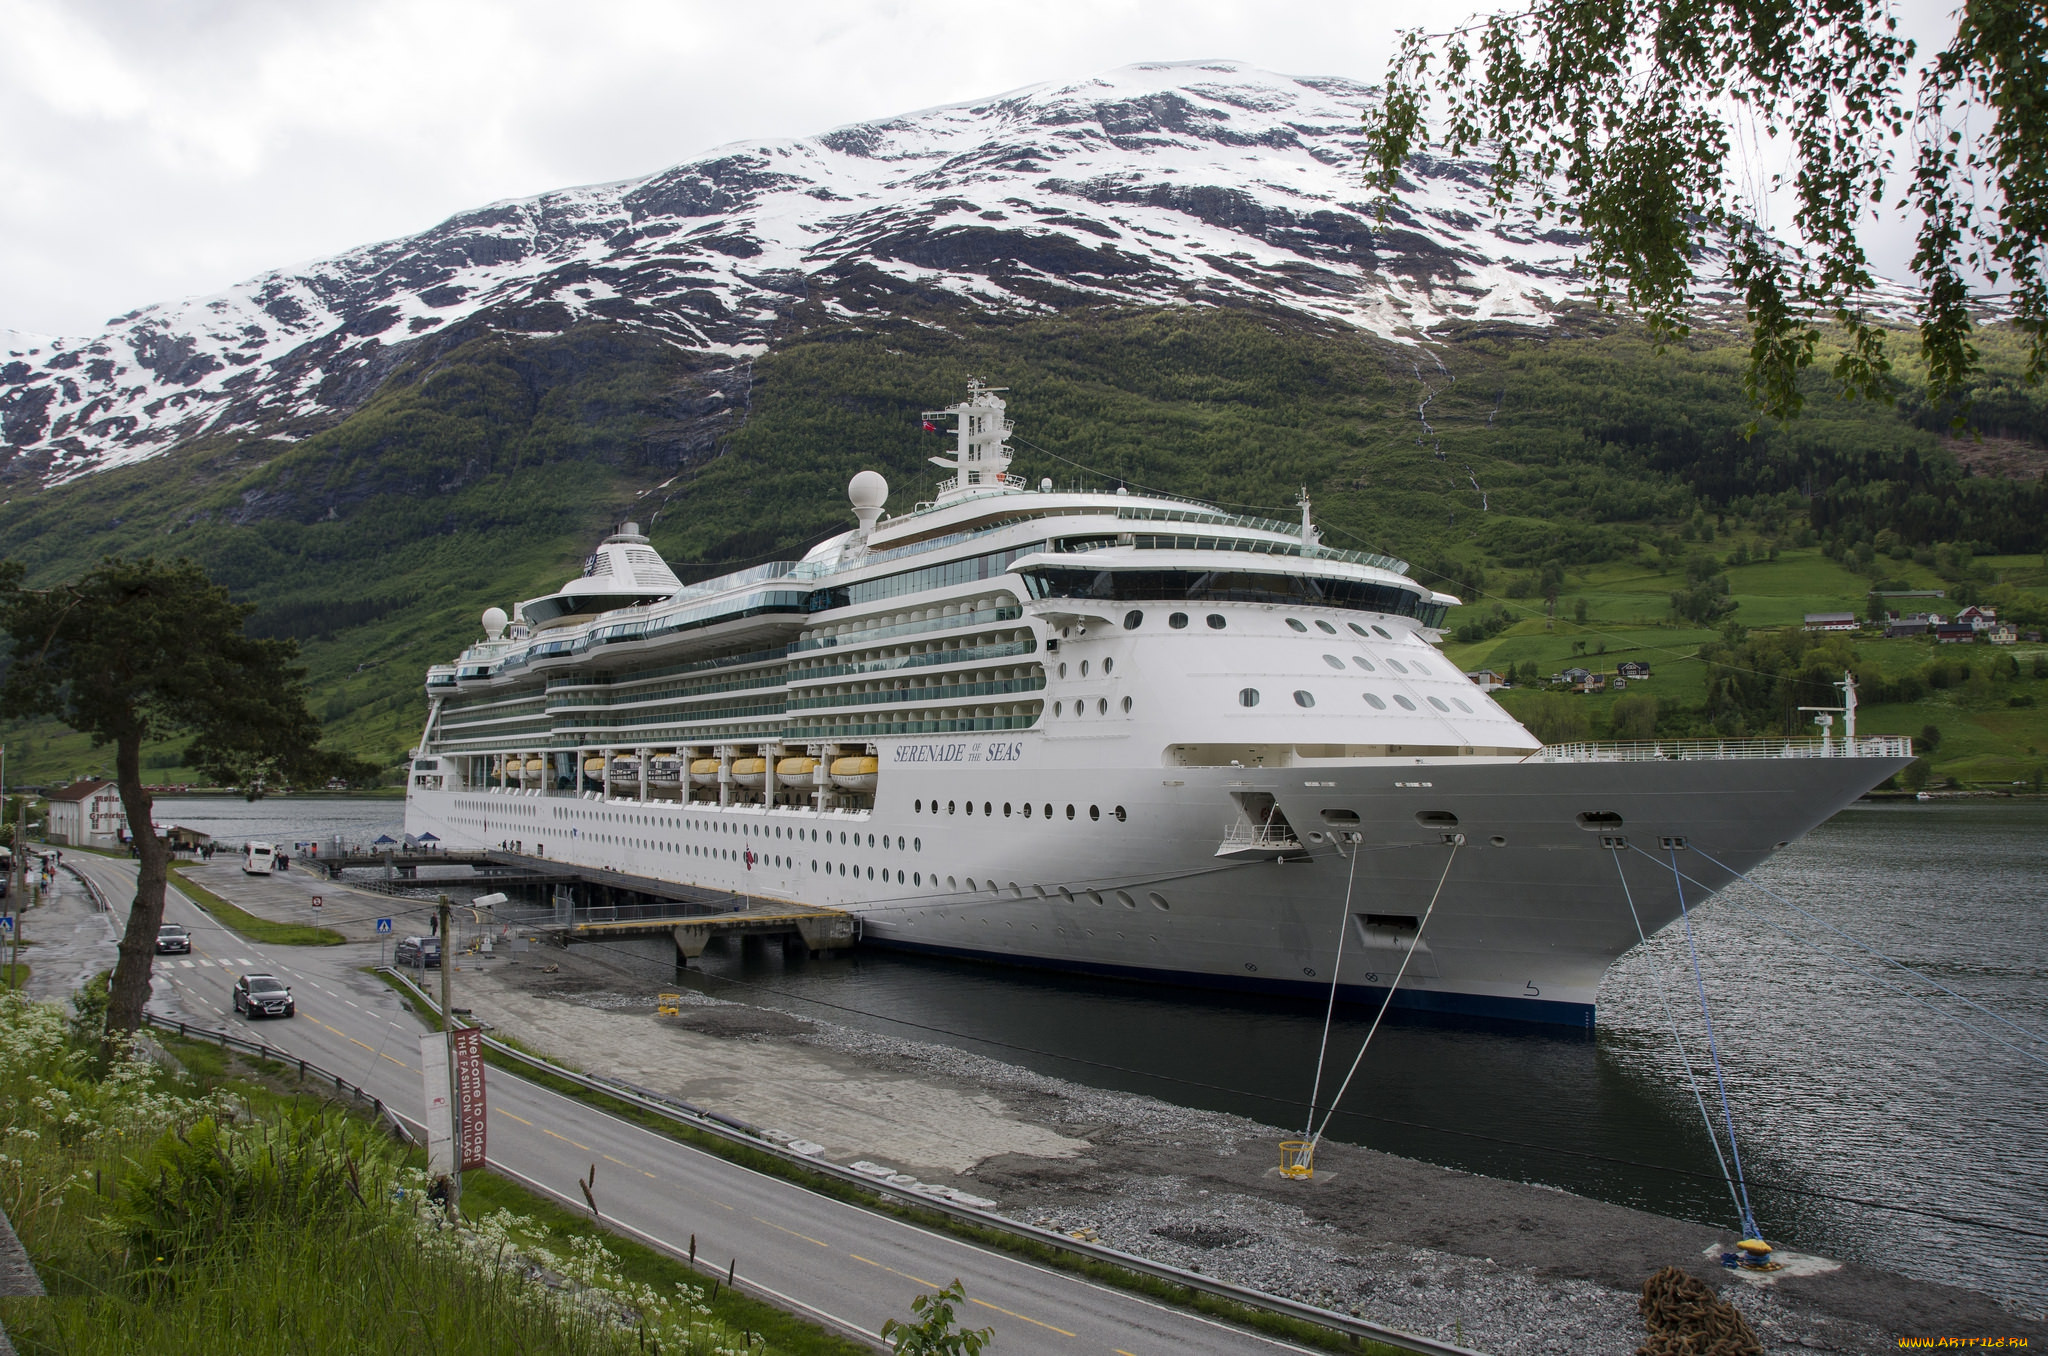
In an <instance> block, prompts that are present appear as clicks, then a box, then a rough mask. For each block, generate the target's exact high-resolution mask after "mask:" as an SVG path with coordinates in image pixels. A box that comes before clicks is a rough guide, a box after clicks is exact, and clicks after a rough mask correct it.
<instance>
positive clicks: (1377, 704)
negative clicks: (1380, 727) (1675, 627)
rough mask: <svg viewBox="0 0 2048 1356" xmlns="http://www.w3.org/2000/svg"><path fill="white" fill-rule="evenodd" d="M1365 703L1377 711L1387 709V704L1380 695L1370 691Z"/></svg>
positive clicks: (1366, 695)
mask: <svg viewBox="0 0 2048 1356" xmlns="http://www.w3.org/2000/svg"><path fill="white" fill-rule="evenodd" d="M1365 704H1366V705H1367V706H1370V707H1371V708H1372V709H1373V710H1375V711H1384V710H1386V709H1387V704H1386V703H1385V702H1383V701H1381V700H1380V699H1379V698H1378V697H1376V696H1374V695H1373V694H1372V693H1370V692H1368V693H1366V694H1365Z"/></svg>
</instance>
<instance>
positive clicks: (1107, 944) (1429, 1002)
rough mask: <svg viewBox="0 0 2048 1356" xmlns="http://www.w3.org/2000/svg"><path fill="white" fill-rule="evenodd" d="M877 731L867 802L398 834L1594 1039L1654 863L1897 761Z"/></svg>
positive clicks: (413, 817)
mask: <svg viewBox="0 0 2048 1356" xmlns="http://www.w3.org/2000/svg"><path fill="white" fill-rule="evenodd" d="M878 745H879V753H880V757H881V761H882V765H883V767H884V769H885V774H884V776H883V777H882V779H881V781H882V790H881V793H880V794H879V795H878V796H877V798H876V802H875V805H874V806H873V808H872V809H869V810H861V811H854V812H837V811H826V812H823V813H820V812H818V811H816V810H813V809H809V808H786V807H777V808H772V809H766V808H762V807H760V806H757V805H756V806H726V807H720V806H717V805H707V804H679V803H676V802H673V801H661V800H650V801H646V802H642V801H639V800H637V799H619V798H614V799H611V800H605V799H603V798H602V797H600V796H598V795H596V794H595V793H585V794H583V795H576V794H571V793H559V794H551V793H544V792H536V791H522V790H503V791H501V790H496V789H483V790H477V791H469V792H436V791H419V790H415V791H414V792H413V794H412V796H411V798H410V800H409V802H408V807H407V829H408V831H409V832H411V833H413V834H416V835H417V834H423V833H426V832H429V831H431V832H433V833H434V834H436V835H437V836H439V837H440V838H441V839H442V840H443V841H444V842H445V843H446V844H448V845H449V846H450V847H459V846H474V847H497V846H499V845H500V844H517V845H519V846H520V847H521V848H522V849H523V850H524V851H527V852H532V853H538V854H543V855H545V856H546V857H548V858H549V859H551V860H557V861H562V862H565V863H569V864H574V865H578V866H585V867H591V868H601V869H606V870H611V871H618V872H623V873H626V874H629V875H638V876H644V877H647V878H650V879H655V880H661V881H665V882H672V883H675V884H681V885H687V886H692V887H696V888H699V889H702V890H705V891H709V892H735V893H738V894H740V895H743V896H749V897H765V898H771V899H788V900H792V901H799V902H802V903H806V904H815V905H824V906H828V907H833V908H840V909H844V910H847V911H849V912H851V913H853V914H855V915H857V916H858V917H859V918H860V919H861V920H862V936H863V940H864V942H866V943H868V944H881V945H887V946H892V947H900V948H905V949H911V950H918V951H925V952H932V953H938V954H944V955H950V956H960V957H970V958H974V959H978V960H986V961H995V962H1001V963H1005V964H1015V965H1027V966H1039V967H1047V968H1052V969H1058V970H1066V971H1073V972H1079V973H1088V974H1098V975H1112V976H1123V977H1128V978H1134V979H1144V980H1152V981H1161V982H1168V983H1179V984H1190V985H1200V986H1205V987H1213V988H1227V989H1235V990H1240V991H1249V992H1258V993H1270V994H1298V995H1303V996H1315V997H1323V996H1327V994H1328V992H1329V986H1330V984H1331V981H1332V977H1333V976H1334V977H1335V980H1336V982H1337V985H1338V990H1339V995H1340V996H1341V997H1343V998H1345V999H1347V1000H1350V1001H1356V1002H1374V1003H1376V1002H1378V1001H1379V1000H1380V998H1381V997H1382V996H1383V995H1384V994H1385V992H1386V989H1387V987H1388V985H1390V984H1391V983H1392V982H1393V979H1394V976H1395V974H1396V973H1397V972H1399V971H1400V970H1401V967H1402V964H1403V960H1404V958H1407V970H1406V973H1405V974H1404V975H1403V976H1402V979H1401V983H1400V987H1399V990H1398V991H1397V992H1396V994H1395V1000H1394V1006H1396V1007H1399V1008H1404V1009H1410V1010H1415V1011H1420V1012H1432V1013H1445V1014H1463V1015H1470V1016H1479V1017H1492V1018H1509V1019H1519V1020H1528V1021H1536V1022H1545V1023H1554V1024H1563V1025H1569V1026H1575V1027H1586V1028H1590V1027H1591V1025H1592V1023H1593V1020H1594V1005H1595V1002H1596V999H1597V995H1598V991H1599V986H1600V980H1601V977H1602V975H1603V974H1605V972H1606V970H1607V968H1608V966H1609V965H1611V964H1612V963H1613V961H1614V960H1615V958H1616V957H1618V956H1620V955H1621V954H1622V953H1623V952H1624V951H1626V950H1628V948H1629V947H1631V946H1633V945H1635V944H1636V942H1637V941H1638V938H1639V935H1649V934H1652V933H1655V932H1656V931H1657V930H1658V929H1660V928H1662V927H1664V926H1665V925H1667V924H1669V923H1670V922H1672V921H1673V920H1674V919H1676V918H1677V917H1678V916H1679V911H1680V890H1681V888H1682V889H1683V890H1684V891H1685V892H1686V894H1685V903H1686V905H1687V906H1688V907H1696V906H1697V905H1698V904H1699V903H1701V902H1702V901H1703V900H1704V898H1705V896H1706V891H1705V890H1703V889H1700V888H1698V887H1697V886H1695V885H1694V884H1692V883H1691V882H1690V881H1681V880H1679V879H1677V878H1676V877H1674V874H1673V869H1672V866H1673V862H1674V860H1675V862H1676V865H1677V868H1678V871H1679V872H1680V873H1681V874H1682V875H1683V876H1685V877H1690V878H1693V879H1694V880H1697V881H1701V882H1706V883H1708V884H1711V885H1715V886H1719V885H1721V884H1723V883H1725V882H1726V881H1727V879H1728V876H1727V874H1726V873H1725V872H1724V871H1722V870H1721V869H1720V868H1719V867H1717V866H1715V865H1713V864H1711V863H1709V862H1708V861H1706V860H1705V857H1704V856H1703V855H1702V853H1704V854H1707V855H1711V856H1712V857H1713V858H1715V859H1716V860H1717V861H1719V862H1721V863H1725V864H1726V865H1727V866H1730V867H1733V868H1735V869H1737V870H1743V871H1747V870H1749V869H1750V868H1752V867H1754V866H1755V865H1756V864H1757V863H1759V862H1761V861H1763V860H1764V859H1765V858H1767V857H1769V856H1770V855H1771V853H1772V852H1773V851H1775V850H1776V849H1777V848H1778V847H1779V846H1782V845H1783V844H1785V843H1787V842H1789V841H1792V840H1795V839H1797V838H1799V837H1801V836H1802V835H1804V834H1805V833H1807V832H1808V831H1809V830H1811V829H1812V828H1813V827H1814V826H1815V825H1817V824H1819V823H1820V822H1822V821H1823V820H1825V819H1827V818H1828V817H1829V816H1830V815H1832V814H1833V813H1835V811H1837V810H1838V809H1840V808H1841V807H1842V806H1843V805H1845V804H1847V803H1849V802H1850V801H1852V800H1854V799H1855V798H1856V797H1857V796H1859V795H1860V794H1862V793H1863V792H1864V791H1865V790H1867V789H1869V787H1871V786H1872V785H1874V784H1876V783H1877V782H1879V781H1881V780H1883V778H1885V777H1886V776H1889V775H1890V774H1891V773H1892V772H1894V771H1895V770H1897V768H1898V767H1900V766H1901V765H1902V763H1903V760H1902V759H1900V758H1897V757H1885V756H1875V755H1874V754H1873V755H1872V756H1857V757H1844V756H1833V757H1752V758H1739V757H1729V758H1705V757H1703V758H1686V759H1645V760H1642V761H1629V762H1610V761H1583V762H1579V761H1555V762H1549V761H1536V760H1494V759H1461V760H1450V761H1443V762H1433V763H1412V762H1411V763H1407V764H1402V763H1398V762H1395V761H1392V760H1386V761H1374V762H1369V763H1361V764H1351V765H1344V766H1312V767H1304V766H1294V767H1286V768H1275V769H1245V768H1231V767H1223V768H1216V767H1200V768H1183V767H1171V768H1163V769H1147V770H1143V771H1140V770H1135V769H1132V768H1130V767H1128V766H1125V767H1114V766H1089V765H1088V764H1087V760H1086V759H1085V757H1076V756H1075V754H1076V753H1077V752H1079V751H1078V750H1076V749H1075V748H1074V746H1073V745H1071V744H1068V745H1066V746H1065V747H1059V744H1058V741H1053V740H1045V739H1041V738H1034V737H1033V736H1031V735H1028V734H1027V735H1025V736H1024V737H1023V738H1021V739H1019V738H1015V737H1002V738H993V739H990V738H981V739H951V740H933V739H904V740H887V739H884V740H880V741H878ZM934 755H937V757H938V758H940V759H948V760H949V761H934ZM994 755H1003V756H1004V758H1003V761H1002V762H1000V763H997V762H994V761H993V756H994ZM1034 764H1037V766H1034ZM1246 793H1253V794H1257V793H1265V794H1270V795H1271V796H1272V797H1273V798H1274V800H1275V802H1276V803H1277V805H1278V806H1279V807H1280V809H1281V810H1282V811H1283V812H1284V815H1285V819H1286V821H1287V822H1288V823H1290V824H1292V825H1294V826H1297V829H1298V830H1299V839H1298V840H1297V841H1298V843H1299V849H1298V851H1297V850H1296V849H1294V848H1291V847H1289V848H1284V849H1282V848H1271V847H1269V848H1265V849H1262V848H1261V847H1259V846H1258V845H1256V844H1254V845H1251V846H1250V847H1249V848H1244V849H1241V850H1240V851H1239V852H1238V854H1237V855H1223V856H1219V855H1218V853H1219V849H1223V850H1225V851H1228V849H1229V845H1228V844H1226V842H1225V838H1226V831H1227V829H1228V828H1229V826H1230V824H1231V822H1232V821H1233V820H1234V819H1235V818H1236V817H1237V810H1236V807H1237V804H1238V801H1237V800H1236V797H1238V796H1241V795H1243V794H1246ZM997 797H1001V799H997ZM970 801H971V802H972V804H973V807H974V811H973V813H972V814H971V815H970V814H968V813H966V812H965V811H966V806H967V805H968V804H969V803H970ZM1026 801H1029V802H1030V803H1031V805H1032V807H1033V811H1032V814H1031V817H1030V818H1028V819H1027V818H1025V817H1024V815H1023V811H1022V807H1023V805H1024V803H1025V802H1026ZM1069 805H1072V806H1073V807H1074V810H1073V818H1071V819H1069V818H1068V817H1067V807H1068V806H1069ZM1047 806H1051V807H1052V818H1051V819H1050V820H1048V819H1047V818H1046V815H1045V807H1047ZM913 807H917V808H913ZM984 807H986V808H984ZM1006 807H1007V808H1008V809H1009V813H1008V815H1007V816H1006V815H1005V813H1004V811H1005V808H1006ZM1118 807H1121V808H1122V811H1123V817H1122V818H1121V819H1119V818H1118V817H1117V814H1116V811H1117V809H1118ZM934 811H936V813H934ZM991 811H992V813H991ZM1091 812H1092V813H1091ZM1353 814H1355V815H1356V816H1357V820H1356V822H1355V823H1353V822H1351V821H1350V820H1349V818H1348V816H1349V815H1353ZM1582 815H1585V816H1590V817H1593V819H1592V823H1591V824H1590V826H1588V825H1586V824H1582V822H1581V816H1582ZM1607 816H1615V817H1617V818H1618V821H1619V822H1618V823H1617V822H1616V821H1615V820H1613V819H1608V818H1607ZM1447 817H1455V821H1456V822H1455V826H1454V827H1453V826H1451V825H1450V824H1449V821H1448V819H1447ZM1332 820H1336V821H1339V823H1338V824H1337V825H1334V826H1333V825H1332V824H1331V821H1332ZM1310 825H1315V826H1319V827H1318V828H1315V829H1311V828H1308V827H1307V826H1310ZM1340 833H1342V834H1347V835H1348V834H1355V835H1357V841H1356V842H1342V841H1339V839H1338V837H1337V835H1338V834H1340ZM813 835H816V836H815V837H813ZM1447 835H1457V836H1462V838H1463V842H1462V844H1458V845H1456V846H1455V847H1454V846H1453V845H1452V844H1451V843H1448V842H1447V841H1446V837H1447ZM842 838H843V839H844V841H841V840H842ZM870 838H872V840H873V842H874V844H875V846H872V847H870V846H868V842H869V840H870ZM1318 839H1319V840H1320V841H1317V840H1318ZM828 840H829V841H828ZM1666 840H1681V841H1682V842H1683V846H1677V845H1676V844H1673V845H1672V846H1669V847H1667V846H1666ZM856 842H857V843H858V844H859V846H855V843H856ZM884 843H886V844H888V846H882V845H883V844H884ZM898 843H901V844H902V845H901V846H897V844H898ZM1624 879H1625V881H1626V890H1624ZM1432 898H1434V901H1435V903H1434V908H1433V909H1432V908H1431V901H1432ZM1347 900H1348V903H1347ZM1631 903H1632V904H1633V913H1632V912H1631V907H1630V906H1631ZM1425 917H1426V919H1427V921H1426V922H1424V921H1423V920H1424V919H1425ZM1409 920H1412V922H1411V921H1409ZM1418 926H1419V928H1420V940H1419V941H1415V936H1416V931H1415V930H1416V928H1417V927H1418ZM1639 927H1640V934H1639V932H1638V928H1639ZM1340 932H1341V933H1342V934H1343V938H1342V945H1343V950H1344V954H1343V957H1342V959H1341V962H1340V960H1339V957H1338V954H1337V953H1338V947H1339V934H1340ZM1411 943H1413V945H1412V953H1413V954H1412V956H1410V951H1411Z"/></svg>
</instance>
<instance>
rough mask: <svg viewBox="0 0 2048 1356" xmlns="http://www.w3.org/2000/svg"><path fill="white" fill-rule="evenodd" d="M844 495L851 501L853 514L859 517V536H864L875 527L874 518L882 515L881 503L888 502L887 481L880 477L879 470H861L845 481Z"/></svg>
mask: <svg viewBox="0 0 2048 1356" xmlns="http://www.w3.org/2000/svg"><path fill="white" fill-rule="evenodd" d="M846 497H847V498H848V499H850V500H852V501H853V516H854V517H856V518H858V519H860V532H861V536H863V537H865V536H867V534H868V533H869V532H872V531H873V530H874V527H875V519H877V518H879V517H881V516H882V505H884V504H886V503H888V502H889V482H888V481H886V480H884V479H882V473H881V472H880V471H862V472H861V473H860V474H859V475H856V476H855V477H854V478H853V479H852V480H849V481H848V482H846Z"/></svg>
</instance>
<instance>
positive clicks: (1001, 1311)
mask: <svg viewBox="0 0 2048 1356" xmlns="http://www.w3.org/2000/svg"><path fill="white" fill-rule="evenodd" d="M967 1298H968V1302H969V1303H972V1304H979V1305H980V1306H981V1307H982V1308H984V1309H993V1310H994V1311H995V1312H996V1313H999V1314H1009V1316H1010V1317H1011V1318H1015V1319H1020V1320H1022V1321H1023V1322H1026V1323H1037V1324H1038V1326H1039V1327H1041V1328H1047V1329H1050V1330H1051V1331H1053V1332H1056V1333H1058V1334H1059V1335H1060V1336H1062V1337H1072V1336H1074V1334H1073V1333H1070V1332H1068V1331H1067V1330H1066V1329H1065V1328H1054V1327H1053V1326H1052V1324H1050V1323H1039V1322H1038V1320H1037V1319H1035V1318H1025V1317H1024V1315H1023V1314H1019V1313H1013V1312H1011V1311H1010V1310H1008V1309H1005V1308H1003V1306H1002V1305H1000V1304H990V1303H989V1302H988V1301H987V1300H978V1299H975V1298H974V1297H973V1296H972V1295H969V1296H968V1297H967Z"/></svg>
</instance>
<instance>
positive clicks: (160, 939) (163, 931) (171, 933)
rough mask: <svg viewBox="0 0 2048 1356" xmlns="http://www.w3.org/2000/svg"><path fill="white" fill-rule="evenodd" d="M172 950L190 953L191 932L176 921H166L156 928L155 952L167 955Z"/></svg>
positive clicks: (183, 953)
mask: <svg viewBox="0 0 2048 1356" xmlns="http://www.w3.org/2000/svg"><path fill="white" fill-rule="evenodd" d="M173 952H176V953H179V954H182V955H187V956H189V955H191V954H192V934H191V933H190V932H188V931H187V930H186V929H184V928H182V927H180V926H179V925H178V924H176V923H166V924H164V925H163V926H162V927H160V928H158V929H157V930H156V954H157V955H159V956H167V955H170V954H172V953H173Z"/></svg>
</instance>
